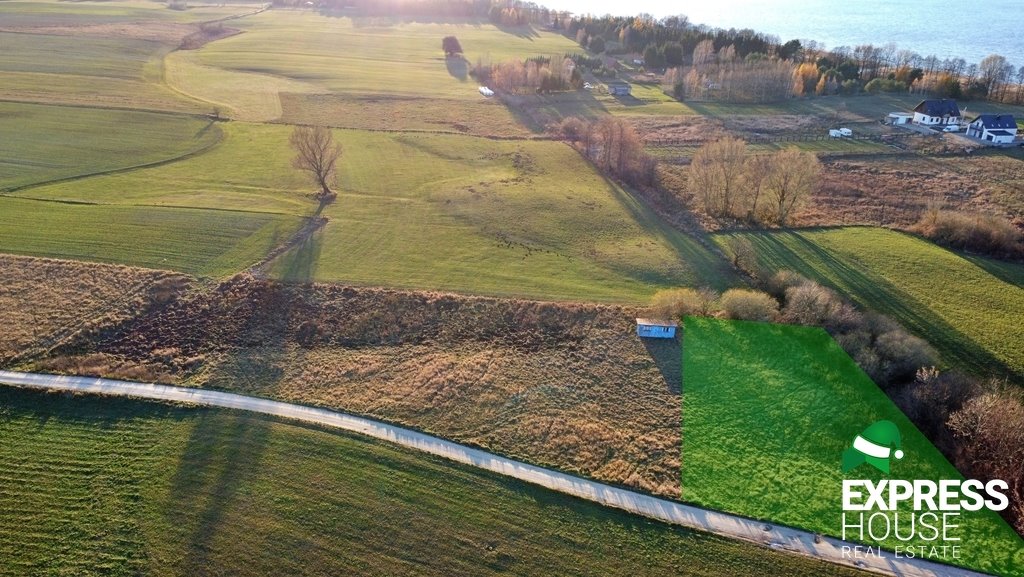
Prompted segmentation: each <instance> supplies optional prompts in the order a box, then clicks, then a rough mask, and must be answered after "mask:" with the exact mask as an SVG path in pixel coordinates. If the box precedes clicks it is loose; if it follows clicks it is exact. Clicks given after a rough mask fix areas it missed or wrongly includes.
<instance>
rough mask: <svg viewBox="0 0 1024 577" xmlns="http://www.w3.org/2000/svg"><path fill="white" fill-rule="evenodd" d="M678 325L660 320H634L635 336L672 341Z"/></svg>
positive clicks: (674, 322)
mask: <svg viewBox="0 0 1024 577" xmlns="http://www.w3.org/2000/svg"><path fill="white" fill-rule="evenodd" d="M678 327H679V323H677V322H676V321H666V320H661V319H636V335H637V336H638V337H644V338H649V339H674V338H676V329H677V328H678Z"/></svg>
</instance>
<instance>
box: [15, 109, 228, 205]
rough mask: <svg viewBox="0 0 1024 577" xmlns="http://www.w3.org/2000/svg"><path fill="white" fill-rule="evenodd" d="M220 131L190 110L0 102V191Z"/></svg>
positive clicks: (193, 143)
mask: <svg viewBox="0 0 1024 577" xmlns="http://www.w3.org/2000/svg"><path fill="white" fill-rule="evenodd" d="M220 136H221V130H220V128H219V127H218V126H217V125H215V124H211V123H210V122H209V121H208V120H205V119H200V118H196V117H191V116H182V115H173V114H158V113H152V112H137V111H125V110H104V109H99V108H83V107H66V106H45V105H39V104H20V103H13V102H0V191H3V190H5V189H11V188H15V187H20V186H25V185H29V184H35V183H39V182H46V181H50V180H57V179H62V178H71V177H75V176H80V175H84V174H93V173H96V172H102V171H108V170H116V169H121V168H127V167H132V166H138V165H141V164H147V163H152V162H159V161H162V160H168V159H172V158H176V157H179V156H182V155H184V154H188V153H191V152H195V151H198V150H201V149H204V148H207V147H209V146H212V145H213V144H215V143H216V142H217V141H218V139H219V138H220Z"/></svg>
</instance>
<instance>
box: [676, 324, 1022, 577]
mask: <svg viewBox="0 0 1024 577" xmlns="http://www.w3.org/2000/svg"><path fill="white" fill-rule="evenodd" d="M683 345H684V346H683V411H682V421H683V423H682V427H683V472H682V499H683V500H685V501H690V502H694V503H697V504H699V505H703V506H707V507H711V508H714V509H720V510H724V511H729V512H733V513H738V514H741V515H746V516H749V517H753V518H757V519H765V520H769V521H772V522H777V523H783V524H787V525H791V526H796V527H801V528H804V529H807V530H811V531H816V532H821V533H825V534H828V535H833V536H842V529H841V525H842V517H841V513H842V504H841V503H842V481H843V479H844V478H850V479H872V480H875V481H877V480H879V479H881V478H884V475H883V474H882V473H880V472H879V471H876V470H873V469H871V468H870V467H868V466H861V467H860V468H858V469H855V470H854V471H851V472H850V473H849V474H848V475H845V476H844V475H843V474H842V472H841V469H840V462H841V455H842V453H843V451H844V450H845V449H846V448H847V447H849V445H850V443H851V442H852V440H853V438H854V437H855V436H856V435H858V434H860V433H861V432H862V431H863V430H864V429H865V428H866V427H867V426H868V425H870V424H872V423H874V422H875V421H877V420H880V419H888V420H890V421H892V422H894V423H895V424H896V425H897V427H898V428H899V430H900V432H901V433H902V440H903V442H902V448H903V450H904V451H905V452H906V457H905V458H904V459H903V460H901V461H896V462H895V463H894V464H893V465H892V467H893V469H892V478H899V479H932V480H938V479H961V478H962V477H961V475H960V474H959V473H958V472H957V471H956V469H955V468H954V467H953V466H952V465H951V464H949V462H948V461H946V459H945V458H944V457H943V456H942V454H941V453H939V451H938V450H937V449H936V448H935V447H934V446H933V445H932V444H931V443H930V442H929V441H928V439H926V438H925V437H924V435H923V434H921V432H920V431H918V430H917V428H916V427H914V425H913V424H912V423H911V422H910V420H909V419H907V417H906V416H905V415H904V414H903V413H902V412H901V411H900V410H899V409H898V408H897V407H896V406H895V405H894V404H893V403H892V401H890V400H889V398H888V397H887V396H886V395H885V394H884V393H883V392H882V391H881V390H880V389H879V388H878V387H877V386H876V385H875V384H874V383H873V382H872V381H871V379H870V378H868V377H867V375H865V374H864V373H863V372H862V371H861V370H860V369H859V368H858V367H857V365H856V364H854V362H853V361H852V360H851V359H850V358H849V357H848V356H847V355H846V353H845V352H843V350H842V349H841V348H839V346H838V345H837V344H836V343H835V342H834V341H833V340H832V339H831V337H829V336H828V334H827V333H825V331H824V330H822V329H819V328H810V327H796V326H786V325H772V324H767V323H753V322H744V321H721V320H714V319H701V318H693V317H688V318H687V319H686V322H685V331H684V342H683ZM900 511H901V512H903V514H907V511H908V509H907V508H901V509H900ZM958 522H959V524H960V528H959V529H954V530H953V531H956V535H957V536H961V537H962V541H961V542H960V545H961V554H962V559H961V562H962V563H963V564H964V565H965V566H968V567H971V568H974V569H978V570H982V571H989V572H997V573H999V574H1002V575H1018V576H1019V575H1024V542H1022V541H1021V538H1020V536H1019V535H1017V534H1016V533H1015V532H1014V531H1013V529H1012V528H1011V527H1010V526H1009V525H1007V524H1006V522H1005V521H1003V520H1002V519H1001V518H1000V517H999V516H998V515H997V514H995V513H993V512H991V511H989V510H987V509H984V510H982V511H981V512H967V511H964V512H962V513H961V515H960V517H959V519H958ZM902 532H903V533H904V534H905V533H906V532H907V531H906V525H904V526H903V530H902ZM913 543H917V544H922V543H923V541H914V542H913ZM882 544H883V545H885V546H887V547H889V548H892V547H894V546H895V545H900V544H901V543H899V542H898V541H896V540H895V539H891V538H890V539H889V540H887V541H885V542H883V543H882Z"/></svg>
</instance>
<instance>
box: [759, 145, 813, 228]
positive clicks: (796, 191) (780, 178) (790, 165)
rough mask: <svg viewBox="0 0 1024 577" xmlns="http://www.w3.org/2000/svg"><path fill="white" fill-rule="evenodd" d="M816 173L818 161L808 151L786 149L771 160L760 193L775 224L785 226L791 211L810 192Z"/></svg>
mask: <svg viewBox="0 0 1024 577" xmlns="http://www.w3.org/2000/svg"><path fill="white" fill-rule="evenodd" d="M820 174H821V162H820V161H819V160H818V157H817V156H815V155H814V153H812V152H802V151H800V150H799V149H797V148H794V147H790V148H787V149H786V150H783V151H781V152H778V153H776V154H775V156H774V157H772V167H771V170H770V171H769V172H768V176H767V178H766V179H765V183H764V191H765V195H766V196H767V198H768V200H769V201H770V202H771V203H772V212H773V215H772V218H773V220H774V221H775V224H777V225H779V226H786V223H787V222H788V221H789V217H790V216H792V214H793V212H794V211H796V210H797V209H798V208H800V207H801V206H802V205H803V204H804V203H805V202H807V198H808V197H810V196H811V193H812V192H814V189H815V187H817V185H818V176H819V175H820Z"/></svg>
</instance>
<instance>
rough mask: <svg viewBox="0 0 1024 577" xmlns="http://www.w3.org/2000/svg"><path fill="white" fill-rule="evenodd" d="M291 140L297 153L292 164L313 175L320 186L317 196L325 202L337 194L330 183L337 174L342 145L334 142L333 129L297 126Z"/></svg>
mask: <svg viewBox="0 0 1024 577" xmlns="http://www.w3.org/2000/svg"><path fill="white" fill-rule="evenodd" d="M289 142H291V145H292V148H294V149H295V153H296V154H295V158H294V159H292V166H293V167H295V168H297V169H299V170H305V171H306V172H308V173H310V175H312V177H313V180H315V181H316V183H317V185H318V186H320V192H319V193H317V198H318V199H319V200H320V201H321V202H323V201H327V200H331V199H333V198H334V197H335V196H337V195H336V194H335V193H334V192H332V191H331V186H330V185H331V184H332V183H333V182H334V179H335V176H336V166H337V164H338V158H340V157H341V145H340V144H336V143H335V142H334V135H333V134H332V133H331V129H329V128H325V127H323V126H314V127H309V126H296V127H295V130H294V131H292V136H291V138H290V139H289Z"/></svg>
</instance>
